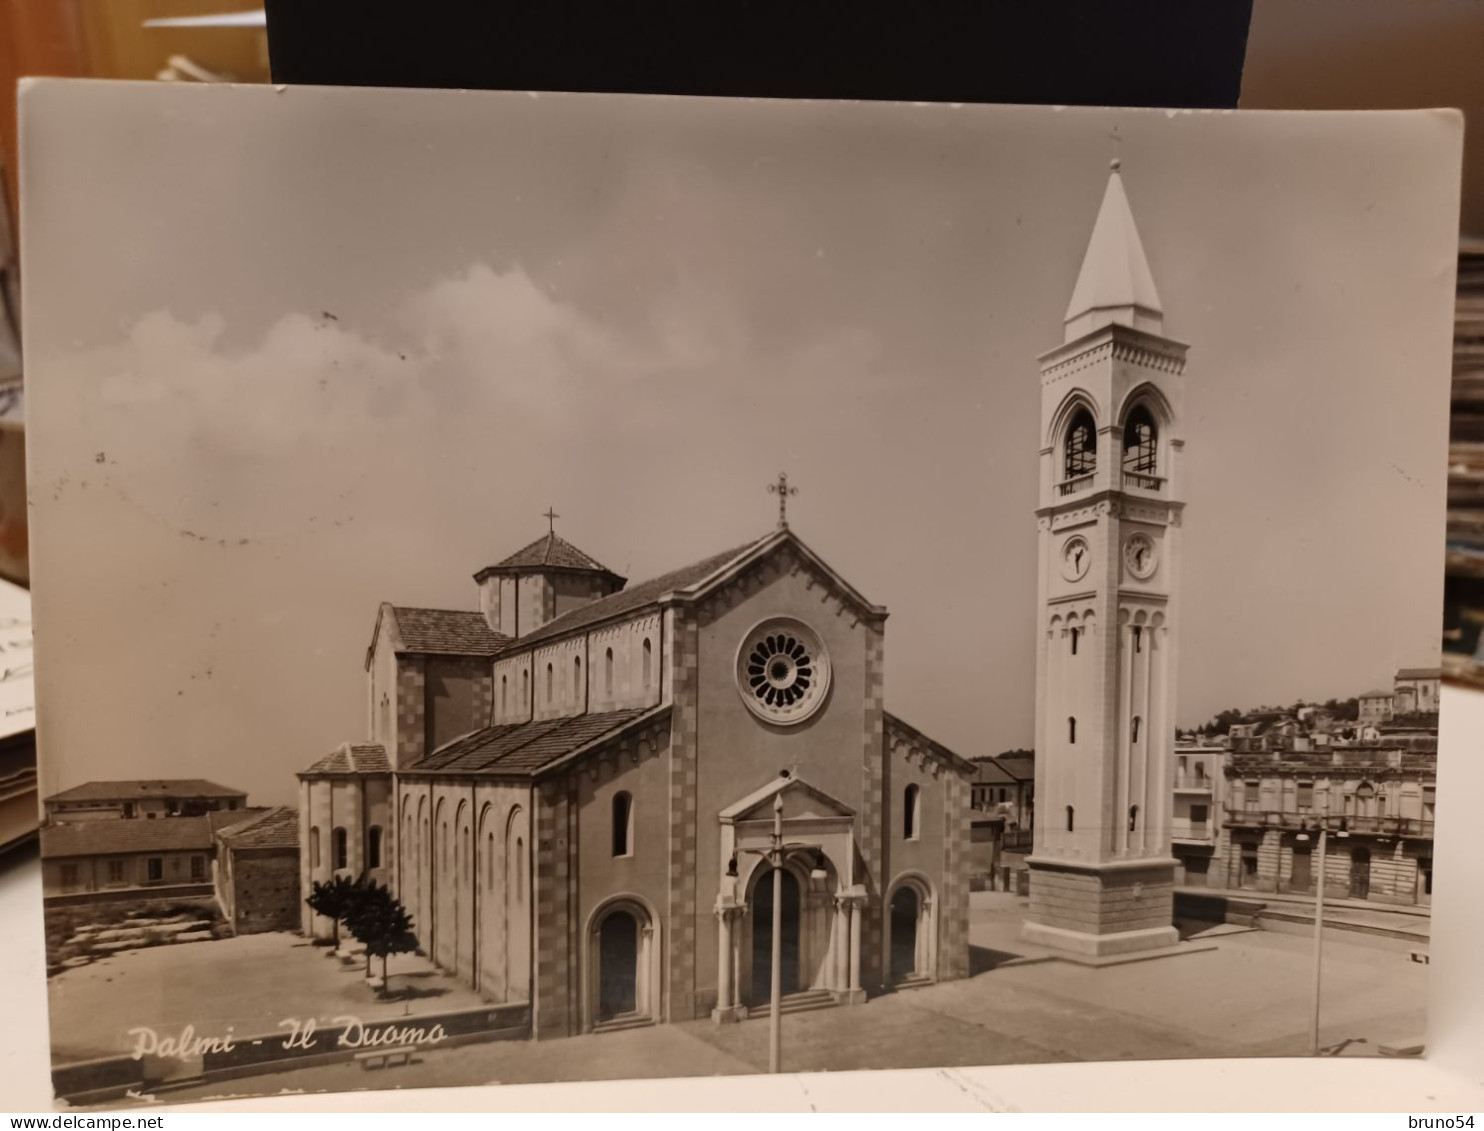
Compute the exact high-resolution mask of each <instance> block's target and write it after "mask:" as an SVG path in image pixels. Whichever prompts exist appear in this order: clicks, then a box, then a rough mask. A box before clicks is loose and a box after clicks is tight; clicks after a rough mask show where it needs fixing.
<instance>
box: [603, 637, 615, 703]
mask: <svg viewBox="0 0 1484 1131" xmlns="http://www.w3.org/2000/svg"><path fill="white" fill-rule="evenodd" d="M603 694H604V695H612V694H613V649H612V648H609V649H607V650H606V651H605V652H604V653H603Z"/></svg>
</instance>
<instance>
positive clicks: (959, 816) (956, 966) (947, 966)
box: [938, 771, 972, 981]
mask: <svg viewBox="0 0 1484 1131" xmlns="http://www.w3.org/2000/svg"><path fill="white" fill-rule="evenodd" d="M944 777H945V779H946V783H945V789H944V795H945V796H944V802H943V803H944V805H946V806H947V809H948V811H947V813H946V814H945V815H944V816H945V821H944V824H945V825H946V827H947V829H948V836H947V838H946V839H947V844H946V846H945V848H944V852H943V856H944V860H943V898H942V901H941V904H940V906H939V910H938V923H939V928H938V929H939V938H940V939H941V943H940V945H939V953H938V979H939V980H940V981H949V980H951V979H954V978H967V977H968V976H969V837H970V825H971V817H972V814H971V812H970V809H969V783H968V782H967V781H965V780H964V779H963V778H962V777H961V776H959V775H958V774H956V773H953V772H952V771H949V772H947V773H946V774H945V775H944Z"/></svg>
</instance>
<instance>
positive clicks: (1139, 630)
mask: <svg viewBox="0 0 1484 1131" xmlns="http://www.w3.org/2000/svg"><path fill="white" fill-rule="evenodd" d="M1143 650H1144V626H1143V625H1142V624H1136V625H1134V651H1135V652H1142V651H1143Z"/></svg>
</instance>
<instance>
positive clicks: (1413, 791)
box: [1221, 726, 1437, 905]
mask: <svg viewBox="0 0 1484 1131" xmlns="http://www.w3.org/2000/svg"><path fill="white" fill-rule="evenodd" d="M1227 763H1228V764H1227V768H1226V774H1225V777H1226V788H1227V798H1226V804H1225V807H1224V813H1223V820H1224V824H1225V827H1226V831H1227V835H1228V838H1229V841H1228V845H1227V850H1226V852H1225V859H1224V860H1223V861H1222V862H1221V866H1222V873H1223V875H1222V882H1223V885H1224V886H1226V887H1229V888H1238V889H1247V890H1251V891H1258V892H1264V891H1267V892H1300V893H1306V894H1307V893H1310V892H1312V891H1313V890H1314V888H1315V879H1316V877H1317V865H1316V863H1315V860H1314V853H1315V851H1316V849H1317V844H1318V832H1319V830H1320V829H1321V828H1324V829H1327V830H1328V831H1329V838H1328V851H1327V856H1326V862H1325V870H1326V881H1325V882H1326V890H1327V891H1328V893H1329V894H1330V895H1331V896H1333V897H1349V898H1351V899H1367V900H1372V901H1374V902H1378V903H1403V904H1423V905H1425V904H1427V903H1429V902H1430V901H1431V896H1432V843H1433V820H1434V813H1435V807H1436V803H1437V784H1436V782H1437V732H1436V728H1435V727H1433V728H1416V729H1410V730H1409V729H1404V728H1401V727H1397V726H1388V727H1384V728H1382V729H1381V730H1380V732H1379V733H1378V735H1377V737H1376V738H1375V739H1374V740H1372V741H1364V742H1353V743H1330V744H1328V745H1324V746H1317V745H1315V744H1314V743H1313V742H1311V741H1309V740H1308V739H1305V738H1300V739H1295V740H1290V741H1288V742H1286V743H1282V744H1275V743H1272V742H1268V743H1258V744H1257V745H1256V747H1255V748H1254V744H1253V743H1252V742H1251V741H1249V740H1245V739H1238V740H1236V741H1235V742H1234V743H1233V746H1232V750H1231V752H1230V754H1229V755H1228V759H1227Z"/></svg>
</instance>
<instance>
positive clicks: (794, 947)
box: [747, 868, 801, 1005]
mask: <svg viewBox="0 0 1484 1131" xmlns="http://www.w3.org/2000/svg"><path fill="white" fill-rule="evenodd" d="M799 897H800V889H799V881H798V878H797V877H796V876H795V875H794V874H793V873H792V872H791V871H789V870H788V869H787V868H784V869H783V902H782V905H781V908H780V910H781V912H782V914H781V915H780V917H779V918H780V920H781V922H780V924H779V934H780V935H781V936H782V943H783V945H782V947H781V953H782V961H781V962H780V964H779V965H780V967H781V968H782V975H783V977H782V983H783V992H784V993H785V994H792V993H797V992H798V991H799V989H800V988H801V987H800V985H799V921H800V918H801V915H800V898H799ZM772 993H773V876H772V875H771V873H764V874H763V875H762V876H760V877H759V879H758V882H757V883H756V884H755V885H754V887H753V890H752V993H751V995H750V997H749V1000H748V1003H747V1004H748V1005H766V1004H767V1003H768V1001H769V1000H770V999H771V997H772Z"/></svg>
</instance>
